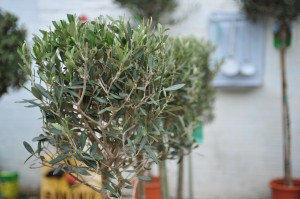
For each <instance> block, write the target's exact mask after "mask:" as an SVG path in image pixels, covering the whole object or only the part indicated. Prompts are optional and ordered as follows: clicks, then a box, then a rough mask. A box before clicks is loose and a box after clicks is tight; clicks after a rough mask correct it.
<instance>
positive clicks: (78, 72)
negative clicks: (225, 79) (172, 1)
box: [19, 15, 183, 198]
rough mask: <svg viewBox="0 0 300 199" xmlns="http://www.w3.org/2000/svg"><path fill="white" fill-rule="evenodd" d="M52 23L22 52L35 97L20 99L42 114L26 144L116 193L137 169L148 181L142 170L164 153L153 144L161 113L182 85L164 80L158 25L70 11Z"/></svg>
mask: <svg viewBox="0 0 300 199" xmlns="http://www.w3.org/2000/svg"><path fill="white" fill-rule="evenodd" d="M53 26H54V27H53V29H50V30H48V31H43V30H42V31H41V34H42V36H41V37H39V36H34V38H33V40H34V44H33V46H32V53H33V54H30V53H28V51H27V50H26V49H27V44H24V45H23V47H22V48H21V49H20V50H19V53H20V55H21V57H22V59H23V63H22V68H23V70H24V71H25V72H26V74H27V75H28V76H29V77H30V80H31V82H32V83H31V88H28V90H29V91H30V92H31V93H32V94H33V96H34V97H35V99H33V100H24V102H26V103H30V104H31V106H35V107H38V108H39V109H40V110H41V112H42V115H43V132H42V134H40V135H39V136H38V137H36V138H34V141H37V142H38V144H37V149H36V150H34V149H33V148H32V147H31V146H30V145H29V144H28V143H27V142H24V146H25V148H26V149H27V150H28V151H29V152H30V153H31V156H34V157H37V158H38V159H40V160H41V161H42V164H43V165H46V166H50V167H53V168H54V169H55V170H54V173H56V172H59V171H64V172H66V173H69V174H70V175H71V176H72V177H74V178H75V179H76V180H78V181H80V182H81V183H83V184H85V185H87V186H90V187H91V188H92V189H94V190H96V191H98V192H99V193H101V195H102V197H103V198H110V197H116V198H119V197H121V195H122V192H121V191H122V189H123V188H130V187H131V179H132V178H133V177H134V176H135V175H137V176H138V179H140V180H147V179H148V178H147V177H145V176H143V171H144V170H145V169H148V166H149V164H151V163H152V162H156V163H158V162H159V158H160V157H162V156H164V154H163V152H159V153H158V152H157V150H156V146H157V145H161V146H163V144H162V143H163V137H164V135H163V133H161V132H163V130H162V129H161V126H160V123H161V116H162V115H163V114H164V113H165V110H166V108H167V107H168V103H169V102H170V101H172V99H173V95H172V92H173V91H175V90H177V89H179V88H181V87H182V86H183V85H179V86H178V85H172V84H170V82H171V81H169V79H172V78H173V77H172V76H170V74H169V73H168V72H167V71H169V70H170V69H169V67H170V66H169V65H168V61H167V60H168V59H169V58H168V54H167V50H166V39H167V36H166V35H165V34H164V29H163V28H162V27H161V26H158V28H157V34H154V33H153V31H152V27H151V23H150V22H149V23H147V24H145V25H143V24H139V25H138V26H136V28H135V29H133V28H132V27H131V25H130V24H129V23H126V22H124V20H123V19H122V18H120V19H118V20H113V19H109V20H106V19H105V18H103V17H100V18H98V19H96V20H95V21H88V22H85V23H84V22H82V21H80V20H79V19H78V18H76V17H75V16H73V15H68V21H65V20H61V21H58V22H53ZM32 64H33V65H34V66H35V69H34V70H32V68H31V65H32ZM165 151H167V150H165ZM46 155H47V156H48V158H46V157H45V156H46ZM72 160H76V161H75V162H74V161H72ZM93 174H100V175H101V176H102V186H101V185H100V182H99V185H98V186H95V185H92V184H89V182H88V181H86V180H85V178H84V176H86V175H93ZM139 187H140V188H139V191H140V192H139V193H140V198H144V194H143V184H142V183H141V184H140V186H139Z"/></svg>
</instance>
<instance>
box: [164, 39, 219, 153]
mask: <svg viewBox="0 0 300 199" xmlns="http://www.w3.org/2000/svg"><path fill="white" fill-rule="evenodd" d="M169 42H170V43H172V48H170V51H169V53H170V56H171V60H172V61H173V63H172V64H174V65H175V66H176V71H175V73H176V75H175V76H174V77H175V78H174V79H173V82H172V84H177V83H179V82H180V83H183V84H185V86H184V87H183V88H182V89H180V90H178V91H176V92H175V93H174V100H173V101H172V102H171V103H170V104H169V107H170V110H173V112H175V114H173V113H170V112H167V116H166V120H165V123H164V124H165V130H167V131H170V132H173V134H172V136H171V138H170V146H171V151H170V158H178V157H177V156H179V158H181V157H182V156H183V155H184V154H188V153H190V152H191V150H192V148H193V147H195V146H194V145H195V141H194V138H193V133H194V131H195V129H196V128H198V127H199V126H200V125H201V124H203V123H206V122H209V121H211V120H212V119H213V113H212V110H213V105H214V99H215V88H213V87H212V85H211V81H212V80H213V78H214V76H215V75H216V72H217V71H218V68H219V67H218V66H219V63H217V64H216V66H211V65H210V56H211V53H212V52H213V51H214V47H213V46H212V45H211V44H210V43H209V42H206V41H203V40H199V39H196V38H172V39H170V40H169Z"/></svg>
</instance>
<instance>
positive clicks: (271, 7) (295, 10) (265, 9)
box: [238, 0, 300, 20]
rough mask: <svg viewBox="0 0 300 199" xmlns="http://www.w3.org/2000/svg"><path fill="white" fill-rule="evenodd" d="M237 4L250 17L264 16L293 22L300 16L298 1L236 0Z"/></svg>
mask: <svg viewBox="0 0 300 199" xmlns="http://www.w3.org/2000/svg"><path fill="white" fill-rule="evenodd" d="M238 2H239V3H240V5H241V7H242V9H243V10H244V11H245V12H246V13H247V14H248V15H249V16H251V17H257V16H259V15H266V16H272V17H275V18H277V19H279V20H294V19H296V18H297V17H299V15H300V1H298V0H238Z"/></svg>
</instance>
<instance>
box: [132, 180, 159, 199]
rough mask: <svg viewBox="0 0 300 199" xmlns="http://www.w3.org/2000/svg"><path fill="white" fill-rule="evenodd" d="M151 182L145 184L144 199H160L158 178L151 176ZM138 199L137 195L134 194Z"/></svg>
mask: <svg viewBox="0 0 300 199" xmlns="http://www.w3.org/2000/svg"><path fill="white" fill-rule="evenodd" d="M151 178H152V182H145V194H146V199H161V194H160V180H159V177H155V176H152V177H151ZM135 198H136V199H138V193H137V194H136V197H135Z"/></svg>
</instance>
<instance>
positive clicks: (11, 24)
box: [0, 10, 26, 97]
mask: <svg viewBox="0 0 300 199" xmlns="http://www.w3.org/2000/svg"><path fill="white" fill-rule="evenodd" d="M17 21H18V18H17V17H16V16H14V15H13V14H11V13H8V12H4V11H1V10H0V38H1V39H0V80H1V82H0V97H1V96H2V95H3V94H5V93H7V91H8V88H14V89H17V88H19V87H20V84H22V83H24V82H25V81H26V78H25V75H24V73H23V71H22V70H21V69H20V67H19V65H18V63H19V62H20V61H21V59H20V57H19V55H18V53H17V48H18V46H19V45H20V44H21V43H23V42H24V40H25V35H26V32H25V30H24V29H23V28H20V27H18V25H17Z"/></svg>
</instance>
